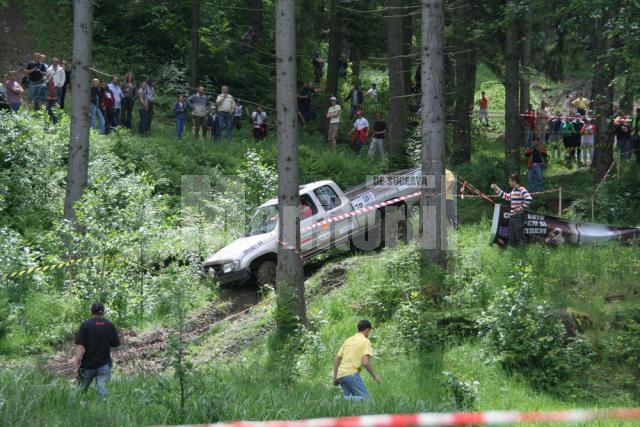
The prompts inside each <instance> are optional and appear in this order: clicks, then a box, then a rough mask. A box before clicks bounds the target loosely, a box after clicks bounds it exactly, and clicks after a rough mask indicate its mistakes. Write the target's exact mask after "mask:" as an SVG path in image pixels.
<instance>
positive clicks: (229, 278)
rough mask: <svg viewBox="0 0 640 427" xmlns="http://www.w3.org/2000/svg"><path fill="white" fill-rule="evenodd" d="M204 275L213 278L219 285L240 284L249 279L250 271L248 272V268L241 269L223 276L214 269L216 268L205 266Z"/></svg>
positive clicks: (218, 270) (219, 271)
mask: <svg viewBox="0 0 640 427" xmlns="http://www.w3.org/2000/svg"><path fill="white" fill-rule="evenodd" d="M204 274H205V275H206V276H207V277H212V278H214V279H215V280H216V281H217V282H218V283H220V284H221V285H226V284H229V283H238V284H242V283H245V282H247V281H248V280H249V279H250V278H251V271H249V269H248V268H241V269H239V270H236V271H232V272H230V273H226V274H225V273H223V272H222V271H221V270H220V269H219V268H216V266H211V265H206V266H204Z"/></svg>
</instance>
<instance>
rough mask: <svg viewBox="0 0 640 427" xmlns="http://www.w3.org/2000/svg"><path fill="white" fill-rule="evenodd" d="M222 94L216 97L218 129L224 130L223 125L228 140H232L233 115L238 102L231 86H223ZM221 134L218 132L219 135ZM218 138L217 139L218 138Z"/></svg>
mask: <svg viewBox="0 0 640 427" xmlns="http://www.w3.org/2000/svg"><path fill="white" fill-rule="evenodd" d="M220 89H221V92H222V93H221V94H220V95H218V97H217V98H216V107H217V110H218V129H219V131H222V125H223V124H224V127H225V136H226V138H227V141H229V142H231V138H232V136H233V135H232V130H233V115H234V113H235V111H236V102H235V100H234V99H233V96H231V95H230V94H229V87H228V86H227V85H224V86H222V87H221V88H220ZM219 135H220V134H219V133H218V137H217V138H220V136H219ZM217 138H216V139H217Z"/></svg>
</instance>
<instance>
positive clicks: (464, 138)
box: [453, 0, 477, 164]
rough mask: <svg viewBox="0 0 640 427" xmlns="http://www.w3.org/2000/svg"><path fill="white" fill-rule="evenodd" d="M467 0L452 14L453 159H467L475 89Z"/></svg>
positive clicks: (469, 159)
mask: <svg viewBox="0 0 640 427" xmlns="http://www.w3.org/2000/svg"><path fill="white" fill-rule="evenodd" d="M471 7H472V3H471V1H470V0H465V1H464V2H463V3H461V4H460V5H459V7H458V10H457V13H456V14H455V16H454V24H453V25H454V31H453V32H454V34H455V40H454V50H455V53H454V55H455V92H456V93H455V107H454V123H453V129H454V133H453V162H454V163H456V164H460V163H466V162H469V161H471V121H472V114H473V103H474V98H475V92H476V65H477V64H476V62H477V57H476V51H475V49H474V48H475V44H474V43H473V40H471V37H469V36H467V34H468V31H467V29H468V28H469V27H470V26H471V25H472V22H471Z"/></svg>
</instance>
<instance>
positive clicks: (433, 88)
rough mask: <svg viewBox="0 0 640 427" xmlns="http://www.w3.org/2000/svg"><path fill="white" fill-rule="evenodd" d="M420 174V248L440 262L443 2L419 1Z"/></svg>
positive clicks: (442, 238) (444, 246)
mask: <svg viewBox="0 0 640 427" xmlns="http://www.w3.org/2000/svg"><path fill="white" fill-rule="evenodd" d="M421 56H422V78H421V80H422V117H421V118H422V126H421V128H422V175H423V176H424V177H426V179H427V180H428V181H429V182H432V183H433V184H434V185H433V186H430V185H429V187H431V188H425V187H427V186H423V190H422V197H421V199H420V205H421V206H420V207H421V209H420V212H421V218H420V220H421V230H422V236H421V238H422V249H423V255H424V259H425V261H432V262H437V263H439V264H444V263H445V261H446V257H445V251H446V249H447V229H446V224H447V222H446V218H443V217H444V216H445V203H444V199H445V185H444V182H443V181H444V155H445V135H444V132H445V111H444V4H443V0H422V55H421Z"/></svg>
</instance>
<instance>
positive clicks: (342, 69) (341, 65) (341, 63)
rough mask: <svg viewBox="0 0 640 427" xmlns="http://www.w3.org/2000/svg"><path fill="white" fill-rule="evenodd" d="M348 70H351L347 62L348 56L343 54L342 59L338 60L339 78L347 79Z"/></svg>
mask: <svg viewBox="0 0 640 427" xmlns="http://www.w3.org/2000/svg"><path fill="white" fill-rule="evenodd" d="M348 69H349V61H348V60H347V55H345V54H344V53H341V54H340V58H338V77H342V78H343V79H346V78H347V70H348Z"/></svg>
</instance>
